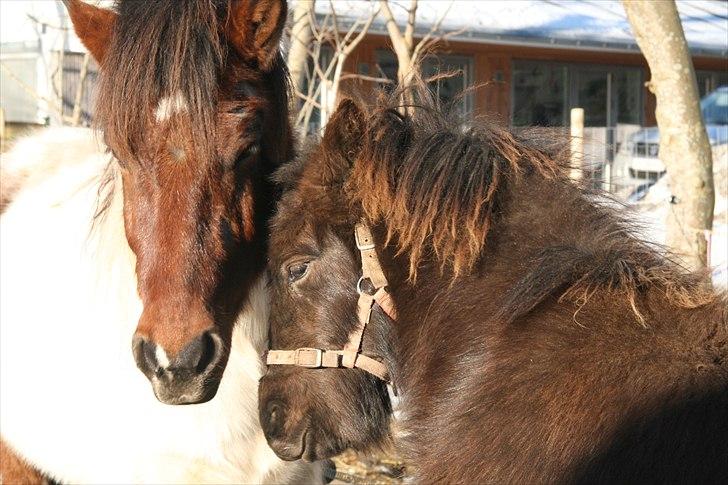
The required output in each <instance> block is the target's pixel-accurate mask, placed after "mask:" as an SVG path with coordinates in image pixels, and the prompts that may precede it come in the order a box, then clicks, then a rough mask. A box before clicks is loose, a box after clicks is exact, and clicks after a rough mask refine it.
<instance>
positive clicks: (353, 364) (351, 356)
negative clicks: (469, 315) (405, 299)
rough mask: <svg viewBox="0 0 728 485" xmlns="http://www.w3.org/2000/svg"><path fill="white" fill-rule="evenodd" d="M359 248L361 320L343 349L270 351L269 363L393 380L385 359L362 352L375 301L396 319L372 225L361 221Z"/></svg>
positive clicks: (358, 226)
mask: <svg viewBox="0 0 728 485" xmlns="http://www.w3.org/2000/svg"><path fill="white" fill-rule="evenodd" d="M354 237H355V238H356V247H357V249H359V252H360V253H361V266H362V271H361V273H362V275H361V278H359V281H358V282H357V284H356V291H357V293H359V302H358V303H357V316H358V320H359V323H358V325H357V326H356V328H354V330H352V332H351V334H350V335H349V341H348V342H347V343H346V345H344V349H343V350H324V349H315V348H310V347H302V348H300V349H296V350H269V351H268V356H267V358H266V363H267V364H268V365H295V366H298V367H309V368H314V369H315V368H321V367H345V368H349V369H353V368H357V369H361V370H363V371H366V372H368V373H370V374H372V375H374V376H377V377H378V378H380V379H381V380H383V381H385V382H387V383H391V379H390V375H389V369H387V366H386V365H384V364H383V363H382V362H379V361H378V360H375V359H373V358H371V357H369V356H366V355H364V354H362V353H361V340H362V337H363V336H364V329H365V328H366V326H367V324H368V323H369V319H370V318H371V316H372V307H373V306H374V303H375V302H376V303H377V304H378V305H379V306H380V307H381V308H382V310H383V311H384V313H386V314H387V315H388V316H389V317H390V318H391V319H392V320H396V319H397V314H396V312H395V309H394V304H393V302H392V297H391V296H390V295H389V293H387V289H386V288H387V278H386V277H385V276H384V273H383V272H382V266H381V265H380V264H379V258H377V252H376V249H375V246H374V238H373V237H372V233H371V231H370V230H369V227H368V226H367V225H366V224H364V223H361V222H360V223H358V224H357V225H356V226H355V227H354ZM365 279H368V280H369V281H370V282H371V283H372V285H373V286H374V292H373V293H372V294H368V293H366V292H364V291H363V290H362V288H361V284H362V282H363V281H364V280H365Z"/></svg>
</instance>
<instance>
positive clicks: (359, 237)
mask: <svg viewBox="0 0 728 485" xmlns="http://www.w3.org/2000/svg"><path fill="white" fill-rule="evenodd" d="M354 240H355V241H356V248H357V249H358V250H359V251H367V250H369V249H374V248H375V247H376V246H375V245H374V238H372V234H371V232H369V228H367V227H366V226H364V225H363V224H357V225H356V227H355V228H354Z"/></svg>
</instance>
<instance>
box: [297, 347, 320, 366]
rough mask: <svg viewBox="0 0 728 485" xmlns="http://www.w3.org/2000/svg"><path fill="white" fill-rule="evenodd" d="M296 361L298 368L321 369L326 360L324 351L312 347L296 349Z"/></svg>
mask: <svg viewBox="0 0 728 485" xmlns="http://www.w3.org/2000/svg"><path fill="white" fill-rule="evenodd" d="M294 359H295V365H297V366H298V367H309V368H316V367H321V364H322V363H323V359H324V351H323V350H321V349H314V348H311V347H301V348H300V349H296V353H295V355H294Z"/></svg>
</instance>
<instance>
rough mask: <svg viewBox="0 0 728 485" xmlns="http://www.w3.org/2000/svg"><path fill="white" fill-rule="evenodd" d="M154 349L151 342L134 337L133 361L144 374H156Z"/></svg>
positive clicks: (157, 366)
mask: <svg viewBox="0 0 728 485" xmlns="http://www.w3.org/2000/svg"><path fill="white" fill-rule="evenodd" d="M156 347H157V346H156V345H155V344H154V343H153V342H149V341H148V340H146V339H145V338H144V337H134V340H133V341H132V352H133V354H134V360H135V361H136V364H137V367H139V369H140V370H141V371H142V372H143V373H144V374H149V373H152V372H156V371H157V370H158V369H159V362H158V361H157V356H156Z"/></svg>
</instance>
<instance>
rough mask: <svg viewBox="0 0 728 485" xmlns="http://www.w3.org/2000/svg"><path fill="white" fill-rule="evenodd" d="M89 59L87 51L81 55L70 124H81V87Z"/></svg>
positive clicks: (84, 79)
mask: <svg viewBox="0 0 728 485" xmlns="http://www.w3.org/2000/svg"><path fill="white" fill-rule="evenodd" d="M90 60H91V54H89V53H88V52H87V53H86V54H84V56H83V63H82V64H81V72H80V74H79V76H78V85H77V86H76V96H75V97H74V99H73V115H72V116H71V126H78V125H80V124H81V105H82V103H83V87H84V84H85V83H86V76H87V75H88V63H89V61H90Z"/></svg>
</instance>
